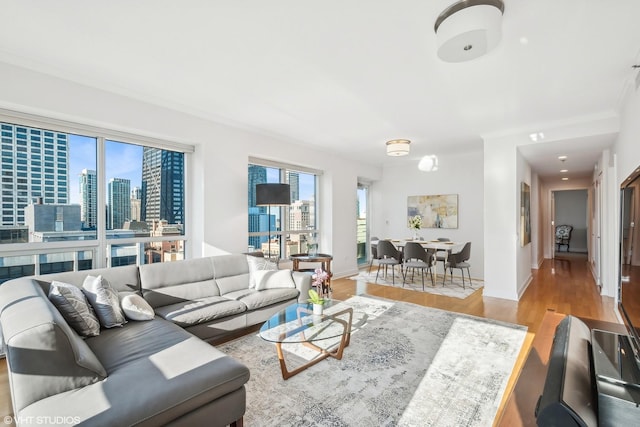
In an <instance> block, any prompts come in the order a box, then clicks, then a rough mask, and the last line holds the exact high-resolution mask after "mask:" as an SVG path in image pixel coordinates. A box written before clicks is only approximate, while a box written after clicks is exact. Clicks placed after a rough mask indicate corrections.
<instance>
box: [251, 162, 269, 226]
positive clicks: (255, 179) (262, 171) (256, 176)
mask: <svg viewBox="0 0 640 427" xmlns="http://www.w3.org/2000/svg"><path fill="white" fill-rule="evenodd" d="M266 183H267V168H265V167H264V166H258V165H249V189H248V190H249V191H248V194H249V208H256V207H257V208H258V210H257V212H259V213H264V212H266V211H267V208H266V207H265V206H256V185H258V184H266ZM249 231H251V229H249ZM254 231H258V230H254Z"/></svg>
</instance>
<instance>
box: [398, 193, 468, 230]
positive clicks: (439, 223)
mask: <svg viewBox="0 0 640 427" xmlns="http://www.w3.org/2000/svg"><path fill="white" fill-rule="evenodd" d="M416 215H420V216H421V217H422V228H458V195H457V194H444V195H443V194H439V195H427V196H409V197H408V198H407V223H408V221H409V219H410V218H413V217H414V216H416Z"/></svg>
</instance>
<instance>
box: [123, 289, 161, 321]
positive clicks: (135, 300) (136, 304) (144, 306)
mask: <svg viewBox="0 0 640 427" xmlns="http://www.w3.org/2000/svg"><path fill="white" fill-rule="evenodd" d="M120 305H121V306H122V311H124V314H125V316H127V318H128V319H130V320H152V319H153V318H154V316H155V313H154V311H153V308H152V307H151V306H150V305H149V303H148V302H147V301H145V299H144V298H142V297H141V296H140V295H137V294H129V295H125V296H124V297H123V298H122V301H121V303H120Z"/></svg>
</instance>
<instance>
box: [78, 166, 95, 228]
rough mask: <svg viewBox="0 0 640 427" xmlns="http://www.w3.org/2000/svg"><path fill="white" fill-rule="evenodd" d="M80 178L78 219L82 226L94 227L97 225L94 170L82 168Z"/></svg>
mask: <svg viewBox="0 0 640 427" xmlns="http://www.w3.org/2000/svg"><path fill="white" fill-rule="evenodd" d="M79 180H80V220H81V221H82V223H83V228H92V229H95V228H96V226H97V225H98V181H97V177H96V171H94V170H90V169H83V170H82V172H81V173H80V176H79Z"/></svg>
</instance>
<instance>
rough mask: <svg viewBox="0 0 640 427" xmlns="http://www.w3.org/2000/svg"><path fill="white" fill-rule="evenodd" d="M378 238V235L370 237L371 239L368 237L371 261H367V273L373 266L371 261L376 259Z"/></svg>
mask: <svg viewBox="0 0 640 427" xmlns="http://www.w3.org/2000/svg"><path fill="white" fill-rule="evenodd" d="M378 240H380V239H379V238H378V237H375V236H374V237H372V238H371V239H369V242H371V243H370V252H371V253H370V255H371V261H369V271H368V274H369V273H371V267H372V266H373V261H374V260H376V259H378ZM374 242H375V243H374Z"/></svg>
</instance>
